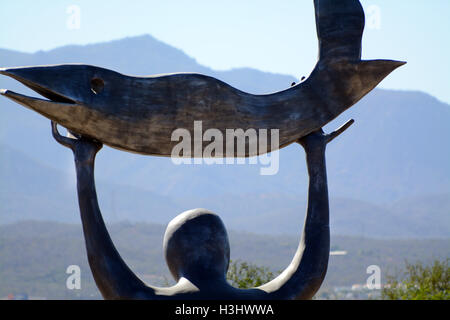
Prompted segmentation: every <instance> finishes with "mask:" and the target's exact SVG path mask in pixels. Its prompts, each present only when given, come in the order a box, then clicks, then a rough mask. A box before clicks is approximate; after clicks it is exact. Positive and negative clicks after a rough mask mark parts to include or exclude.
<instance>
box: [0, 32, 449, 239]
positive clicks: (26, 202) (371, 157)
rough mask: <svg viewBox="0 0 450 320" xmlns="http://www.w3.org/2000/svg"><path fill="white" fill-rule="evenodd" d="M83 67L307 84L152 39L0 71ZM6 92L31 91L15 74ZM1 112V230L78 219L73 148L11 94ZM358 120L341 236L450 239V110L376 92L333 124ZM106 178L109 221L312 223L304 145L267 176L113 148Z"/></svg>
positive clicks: (102, 161)
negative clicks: (228, 66)
mask: <svg viewBox="0 0 450 320" xmlns="http://www.w3.org/2000/svg"><path fill="white" fill-rule="evenodd" d="M130 48H133V50H130ZM74 62H76V63H80V62H82V63H87V64H95V65H99V66H102V67H106V68H111V69H114V70H116V71H119V72H122V73H127V74H135V75H150V74H157V73H167V72H201V73H205V74H209V75H212V76H215V77H217V78H219V79H221V80H224V81H226V82H228V83H230V84H231V85H233V86H235V87H236V88H238V89H241V90H245V91H249V92H253V93H269V92H273V91H277V90H281V89H285V88H288V87H289V86H290V84H291V82H293V81H297V80H296V79H294V78H293V77H290V76H283V75H276V74H270V73H263V72H260V71H257V70H253V69H246V68H243V69H234V70H230V71H214V70H211V69H209V68H206V67H203V66H201V65H199V64H198V63H197V62H196V61H195V59H193V58H190V57H188V56H186V55H185V54H184V53H183V52H182V51H181V50H178V49H174V48H172V47H170V46H169V45H166V44H164V43H162V42H160V41H158V40H156V39H154V38H152V37H151V36H142V37H135V38H126V39H123V40H117V41H112V42H108V43H101V44H93V45H87V46H67V47H62V48H58V49H55V50H51V51H48V52H37V53H35V54H25V53H17V52H14V51H10V50H2V49H0V66H19V65H34V64H55V63H74ZM0 87H2V88H8V89H12V90H17V91H18V92H21V93H25V94H30V90H28V89H26V88H24V87H23V86H22V85H20V84H18V83H17V82H15V81H13V80H11V79H7V78H5V77H1V78H0ZM33 95H36V94H33ZM0 105H1V108H0V144H1V145H2V146H1V150H2V151H1V152H0V157H1V161H2V162H1V163H0V165H1V172H0V179H1V180H0V181H2V183H1V184H0V190H1V197H2V203H4V204H3V205H2V206H1V207H0V223H6V222H13V221H17V220H20V219H23V218H27V219H29V218H32V215H36V219H57V220H58V221H69V222H74V221H77V219H79V218H78V213H77V212H78V209H77V202H76V190H75V180H74V165H73V158H72V154H71V152H70V151H69V150H67V149H66V148H63V147H61V146H59V145H58V144H56V142H55V141H54V140H53V139H52V137H51V133H50V124H49V121H48V120H47V119H45V118H43V117H42V116H40V115H37V114H35V113H33V112H31V111H29V110H27V109H25V108H22V107H20V106H18V105H16V104H14V103H12V102H10V101H7V100H6V99H2V100H1V101H0ZM350 117H353V118H354V119H355V120H356V123H355V125H353V126H352V128H351V129H349V130H348V131H347V132H346V133H345V134H344V135H342V136H341V137H339V139H337V140H336V141H335V142H333V143H332V144H331V145H330V146H329V147H328V151H327V166H328V176H329V192H330V197H331V199H332V201H331V218H332V231H333V232H335V233H337V234H351V235H369V236H388V237H389V236H395V235H398V236H400V237H401V236H406V237H412V236H418V237H421V236H425V237H433V236H437V237H445V236H447V237H448V235H450V222H449V220H448V217H449V216H450V215H449V213H450V209H449V208H450V205H449V199H450V148H448V145H449V143H448V142H449V141H448V140H449V137H450V126H449V123H450V107H449V105H447V104H444V103H441V102H440V101H438V100H437V99H435V98H433V97H431V96H429V95H427V94H424V93H421V92H405V91H392V90H377V89H376V90H374V91H373V92H372V93H370V94H369V95H368V96H367V97H365V98H363V99H362V100H361V102H359V103H358V104H357V105H356V106H354V107H352V108H351V109H350V110H349V111H347V112H345V113H344V114H343V115H342V116H340V117H339V118H338V119H337V120H336V121H334V122H332V123H331V124H330V125H328V126H327V129H329V130H331V128H335V127H337V126H339V125H341V124H342V123H343V122H344V121H346V120H347V119H348V118H350ZM10 147H12V149H9V150H8V148H10ZM4 150H5V152H4ZM16 151H17V152H16ZM6 155H8V156H6ZM25 155H26V156H25ZM27 157H29V159H26V158H27ZM4 158H6V159H4ZM28 160H29V161H28ZM36 162H37V163H36ZM38 163H40V164H41V165H42V166H40V165H39V164H38ZM25 168H26V169H25ZM51 168H55V169H56V171H52V170H50V169H51ZM96 177H97V180H98V183H97V189H98V192H99V199H100V200H99V201H100V204H101V206H102V208H103V211H104V214H105V217H106V218H107V219H111V221H117V220H124V219H128V220H132V221H136V220H139V219H142V220H145V221H154V222H159V223H167V222H168V221H169V220H170V219H171V218H173V217H174V216H175V215H176V214H177V213H179V212H181V211H183V210H186V209H190V208H193V207H207V208H208V209H211V210H213V211H216V212H217V213H219V214H220V215H221V216H222V217H223V219H224V221H225V223H226V224H227V225H228V226H229V227H232V228H234V229H240V230H250V231H254V232H266V233H267V232H269V233H281V232H282V233H285V232H287V233H298V230H299V228H300V227H301V223H300V222H301V221H303V215H304V208H305V202H306V188H307V175H306V168H305V164H304V154H303V151H302V150H301V148H300V147H298V146H296V145H291V146H289V147H287V148H285V149H283V150H281V152H280V171H279V173H278V174H277V175H275V176H260V175H259V167H258V166H254V165H247V166H239V165H234V166H183V165H182V166H175V165H174V164H173V163H172V162H171V161H170V159H168V158H155V157H145V156H138V155H133V154H129V153H125V152H120V151H117V150H113V149H111V148H107V147H105V148H104V149H103V150H102V151H101V152H100V153H99V155H98V159H97V165H96ZM402 199H409V200H405V201H402ZM411 199H416V200H417V202H415V201H416V200H411ZM49 207H50V209H49ZM31 209H32V210H31ZM431 209H432V210H431ZM51 211H58V212H60V213H58V214H54V213H53V212H51ZM34 212H38V213H34ZM428 214H429V217H428V216H427V215H428ZM55 216H57V217H58V218H57V217H55ZM52 217H54V218H52ZM377 217H378V218H377ZM292 219H295V220H292ZM268 221H271V223H268ZM293 221H299V226H297V224H296V223H293ZM274 222H276V223H274ZM408 228H410V229H408Z"/></svg>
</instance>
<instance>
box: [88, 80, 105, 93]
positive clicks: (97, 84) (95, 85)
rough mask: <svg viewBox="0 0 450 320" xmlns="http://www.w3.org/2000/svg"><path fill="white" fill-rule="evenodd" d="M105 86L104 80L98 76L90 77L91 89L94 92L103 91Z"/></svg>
mask: <svg viewBox="0 0 450 320" xmlns="http://www.w3.org/2000/svg"><path fill="white" fill-rule="evenodd" d="M104 87H105V82H104V81H103V80H102V79H100V78H92V80H91V91H92V92H93V93H95V94H99V93H101V92H102V91H103V88H104Z"/></svg>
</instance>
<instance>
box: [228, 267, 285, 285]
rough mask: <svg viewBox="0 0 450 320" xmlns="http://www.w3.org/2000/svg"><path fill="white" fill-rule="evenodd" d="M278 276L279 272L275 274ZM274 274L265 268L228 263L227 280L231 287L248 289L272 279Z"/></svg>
mask: <svg viewBox="0 0 450 320" xmlns="http://www.w3.org/2000/svg"><path fill="white" fill-rule="evenodd" d="M277 274H279V272H277ZM275 276H276V274H274V273H273V272H271V271H270V270H269V268H267V267H260V266H257V265H255V264H251V263H248V262H245V261H242V262H241V261H240V260H237V261H230V268H229V269H228V273H227V279H228V281H229V282H230V283H231V285H233V286H235V287H238V288H241V289H248V288H252V287H257V286H260V285H262V284H264V283H266V282H269V281H271V280H272V279H274V278H275Z"/></svg>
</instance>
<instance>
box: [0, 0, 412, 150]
mask: <svg viewBox="0 0 450 320" xmlns="http://www.w3.org/2000/svg"><path fill="white" fill-rule="evenodd" d="M314 5H315V12H316V25H317V34H318V38H319V48H320V52H319V61H318V63H317V65H316V67H315V68H314V70H313V72H312V73H311V75H310V76H309V77H308V78H307V79H306V80H305V81H303V82H302V83H300V84H297V85H295V86H293V87H291V88H289V89H286V90H284V91H281V92H277V93H273V94H267V95H253V94H248V93H245V92H242V91H240V90H238V89H235V88H233V87H231V86H229V85H228V84H226V83H224V82H222V81H220V80H217V79H215V78H212V77H209V76H205V75H201V74H190V73H179V74H168V75H160V76H150V77H132V76H126V75H123V74H120V73H117V72H114V71H111V70H107V69H103V68H99V67H94V66H88V65H56V66H37V67H36V66H35V67H24V68H9V69H0V74H3V75H6V76H9V77H12V78H14V79H16V80H18V81H20V82H22V83H23V84H24V85H26V86H28V87H30V88H31V89H33V90H34V91H36V92H38V93H39V94H41V95H42V96H44V97H46V98H48V99H50V100H44V99H36V98H31V97H27V96H24V95H21V94H18V93H15V92H12V91H10V90H2V92H1V93H2V94H3V95H5V96H6V97H8V98H10V99H12V100H14V101H16V102H18V103H20V104H22V105H24V106H26V107H28V108H30V109H32V110H34V111H37V112H39V113H40V114H42V115H44V116H45V117H47V118H49V119H51V120H53V121H56V122H57V123H59V124H60V125H62V126H64V127H66V128H68V129H69V130H71V131H74V132H77V133H79V134H82V135H84V136H86V137H91V138H94V139H96V140H98V141H101V142H102V143H104V144H106V145H109V146H111V147H114V148H118V149H122V150H126V151H131V152H136V153H141V154H148V155H156V156H171V153H172V150H173V147H174V146H175V145H176V144H177V143H178V141H172V140H171V136H172V133H173V132H174V130H176V129H179V128H185V129H188V130H189V131H190V134H191V137H192V144H193V145H194V143H197V144H200V145H202V146H203V148H204V147H205V146H206V145H208V144H209V143H210V142H205V141H201V140H202V139H201V137H200V139H199V138H198V137H196V136H195V135H194V127H193V126H194V121H202V130H203V132H205V131H206V130H208V129H211V128H214V129H218V130H220V132H221V133H222V135H223V136H224V137H225V136H226V129H236V128H240V129H243V130H244V131H246V130H247V129H255V130H256V131H257V133H259V129H267V130H270V129H279V147H280V148H282V147H284V146H287V145H289V144H290V143H292V142H295V141H296V140H297V139H299V138H301V137H303V136H305V135H307V134H308V133H310V132H313V131H315V130H317V129H319V128H321V127H323V126H324V125H325V124H327V123H328V122H330V121H331V120H333V119H334V118H336V117H337V116H338V115H339V114H341V113H342V112H344V111H345V110H346V109H348V108H349V107H351V106H352V105H353V104H355V103H356V102H357V101H358V100H360V99H361V98H362V97H363V96H365V95H366V94H367V93H368V92H369V91H371V90H372V89H373V88H374V87H375V86H376V85H377V84H378V83H379V82H380V81H382V80H383V79H384V78H385V77H386V76H387V75H388V74H389V73H391V72H392V71H393V70H394V69H396V68H397V67H399V66H401V65H403V64H404V62H399V61H391V60H370V61H362V60H361V37H362V32H363V29H364V12H363V9H362V7H361V4H360V3H359V1H358V0H339V1H336V0H315V1H314ZM275 148H276V147H275ZM192 149H193V147H192ZM222 150H223V153H221V151H220V149H217V150H216V154H215V156H218V157H221V156H224V157H225V156H227V155H232V156H238V157H242V156H253V155H256V154H261V153H265V152H270V151H273V150H272V149H271V143H270V142H269V144H268V148H267V149H266V150H263V149H257V150H255V149H253V148H249V146H248V141H247V140H246V148H245V152H244V153H243V154H242V153H238V152H237V150H236V149H235V148H234V149H233V150H228V153H227V146H226V144H225V141H224V145H223V148H222ZM191 156H195V155H194V154H191Z"/></svg>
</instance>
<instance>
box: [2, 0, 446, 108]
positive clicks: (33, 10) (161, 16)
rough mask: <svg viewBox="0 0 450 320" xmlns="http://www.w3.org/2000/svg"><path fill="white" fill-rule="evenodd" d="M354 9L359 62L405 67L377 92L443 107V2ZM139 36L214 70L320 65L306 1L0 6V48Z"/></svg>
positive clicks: (40, 1) (61, 1) (46, 0)
mask: <svg viewBox="0 0 450 320" xmlns="http://www.w3.org/2000/svg"><path fill="white" fill-rule="evenodd" d="M361 2H362V4H363V6H364V8H365V10H366V20H367V22H368V24H367V25H366V31H365V34H364V38H363V58H364V59H376V58H388V59H396V60H405V61H407V62H408V64H407V65H406V66H404V67H402V68H401V69H399V70H397V71H396V72H394V73H393V74H392V75H391V76H389V77H388V79H386V80H385V81H383V82H382V84H381V87H384V88H392V89H401V90H420V91H425V92H427V93H430V94H432V95H433V96H435V97H437V98H438V99H439V100H441V101H445V102H447V103H450V79H449V78H450V62H449V57H450V41H449V39H450V35H449V33H450V19H449V14H450V1H449V0H432V1H429V0H395V1H393V0H378V1H377V0H362V1H361ZM74 5H75V6H76V8H79V9H80V15H79V17H80V19H79V22H80V23H79V28H77V21H78V20H73V18H74V17H75V16H74V13H75V12H74V11H70V9H69V8H71V6H74ZM71 22H72V23H71ZM68 23H69V25H68ZM74 27H75V28H74ZM142 34H151V35H152V36H154V37H156V38H157V39H159V40H161V41H163V42H166V43H167V44H170V45H172V46H174V47H177V48H179V49H181V50H183V51H184V52H186V53H187V54H188V55H190V56H191V57H193V58H195V59H196V60H197V61H198V62H199V63H201V64H203V65H206V66H208V67H211V68H214V69H219V70H225V69H231V68H237V67H252V68H257V69H260V70H263V71H270V72H276V73H284V74H291V75H294V76H296V77H301V76H302V75H307V74H308V73H309V72H310V71H311V69H312V68H313V66H314V64H315V61H316V57H317V38H316V34H315V23H314V8H313V1H312V0H296V1H294V0H278V1H275V0H272V1H266V0H241V1H237V0H236V1H235V0H230V1H214V0H209V1H206V0H191V1H187V0H168V1H161V0H159V1H150V0H147V1H144V0H128V1H123V0H109V1H104V0H96V1H92V0H91V1H88V0H58V1H55V0H35V1H32V0H15V1H3V2H2V4H1V11H0V48H5V49H13V50H18V51H23V52H35V51H39V50H50V49H52V48H55V47H58V46H63V45H67V44H87V43H95V42H104V41H109V40H113V39H120V38H123V37H127V36H135V35H142ZM130 50H132V48H130ZM80 62H81V61H80ZM0 64H1V62H0Z"/></svg>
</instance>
